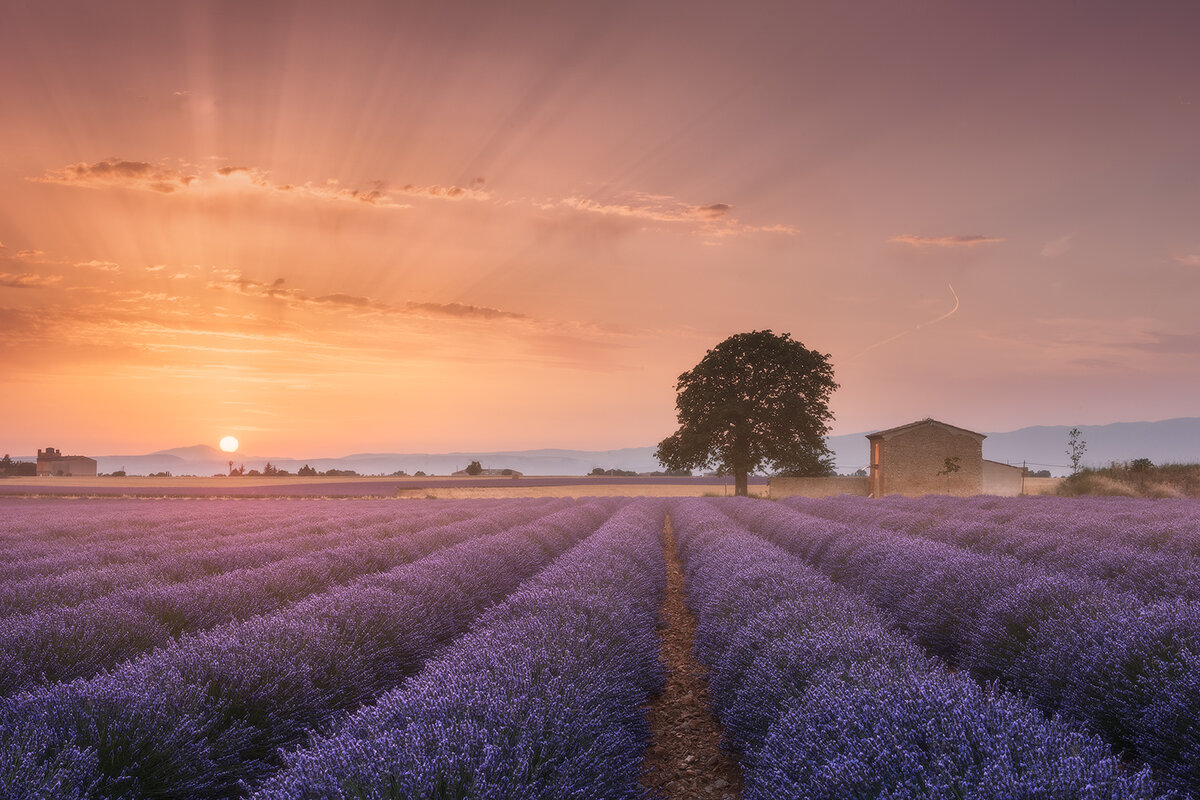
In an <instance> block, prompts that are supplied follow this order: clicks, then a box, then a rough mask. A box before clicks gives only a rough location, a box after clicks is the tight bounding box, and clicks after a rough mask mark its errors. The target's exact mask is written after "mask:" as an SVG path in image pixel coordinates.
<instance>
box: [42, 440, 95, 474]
mask: <svg viewBox="0 0 1200 800" xmlns="http://www.w3.org/2000/svg"><path fill="white" fill-rule="evenodd" d="M37 474H38V475H59V476H73V477H80V476H85V477H91V478H94V477H96V459H94V458H88V457H87V456H64V455H63V454H62V451H60V450H58V449H56V448H53V447H47V448H46V449H45V450H38V454H37Z"/></svg>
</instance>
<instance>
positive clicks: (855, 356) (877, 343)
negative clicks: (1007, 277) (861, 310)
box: [848, 283, 959, 361]
mask: <svg viewBox="0 0 1200 800" xmlns="http://www.w3.org/2000/svg"><path fill="white" fill-rule="evenodd" d="M946 285H947V286H949V287H950V294H952V295H954V308H952V309H950V310H949V311H947V312H946V313H945V314H942V315H941V316H940V317H934V318H933V319H931V320H929V321H927V322H922V323H921V324H920V325H917V326H915V327H912V328H909V329H908V330H906V331H900V332H899V333H897V334H895V335H894V336H889V337H888V338H886V339H884V340H882V341H879V342H876V343H875V344H873V345H871V346H870V347H868V348H866V349H865V350H862V351H860V352H858V353H855V354H854V355H852V356H850V358H849V359H848V360H849V361H853V360H854V359H856V358H858V357H859V356H861V355H865V354H866V353H869V352H871V351H872V350H874V349H875V348H876V347H882V346H883V345H885V344H888V343H889V342H894V341H896V340H897V339H899V338H900V337H901V336H907V335H908V334H910V333H912V332H914V331H919V330H921V328H925V327H928V326H929V325H933V324H934V323H937V322H941V321H942V320H944V319H945V318H946V317H948V316H950V315H951V314H953V313H954V312H955V311H958V305H959V302H958V292H956V291H954V286H953V284H949V283H947V284H946Z"/></svg>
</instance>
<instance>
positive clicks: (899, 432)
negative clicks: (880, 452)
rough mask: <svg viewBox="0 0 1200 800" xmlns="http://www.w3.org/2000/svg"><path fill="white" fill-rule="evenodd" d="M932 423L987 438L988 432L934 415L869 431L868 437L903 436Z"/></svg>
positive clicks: (957, 431)
mask: <svg viewBox="0 0 1200 800" xmlns="http://www.w3.org/2000/svg"><path fill="white" fill-rule="evenodd" d="M930 425H936V426H938V427H939V428H945V429H946V430H949V431H952V432H953V433H963V434H966V435H967V436H973V437H975V438H976V439H978V440H979V441H981V442H982V441H983V440H984V439H986V438H987V434H983V433H977V432H975V431H969V430H967V429H966V428H959V427H958V426H956V425H947V424H946V423H945V422H939V421H938V420H936V419H933V418H932V417H926V418H925V419H919V420H917V421H916V422H910V423H908V424H907V425H900V426H897V427H895V428H888V429H887V430H886V431H877V432H875V433H868V434H867V438H868V439H891V438H892V437H894V436H903V435H904V434H906V433H911V432H912V431H915V430H919V429H920V428H924V427H927V426H930Z"/></svg>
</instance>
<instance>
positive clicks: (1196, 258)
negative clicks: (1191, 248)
mask: <svg viewBox="0 0 1200 800" xmlns="http://www.w3.org/2000/svg"><path fill="white" fill-rule="evenodd" d="M1175 260H1176V261H1178V262H1179V263H1180V264H1183V265H1184V266H1185V267H1200V253H1193V254H1191V255H1187V256H1175Z"/></svg>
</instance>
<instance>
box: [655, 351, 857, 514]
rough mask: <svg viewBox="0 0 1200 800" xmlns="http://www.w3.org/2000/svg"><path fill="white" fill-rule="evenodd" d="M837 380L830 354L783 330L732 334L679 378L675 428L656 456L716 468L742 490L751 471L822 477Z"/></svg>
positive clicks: (668, 462)
mask: <svg viewBox="0 0 1200 800" xmlns="http://www.w3.org/2000/svg"><path fill="white" fill-rule="evenodd" d="M837 388H838V385H837V384H836V383H835V382H834V380H833V367H832V366H831V365H830V363H829V356H828V355H826V354H822V353H819V352H817V351H815V350H809V349H808V348H806V347H805V346H804V345H803V344H801V343H800V342H798V341H796V340H794V339H792V338H791V336H790V335H789V334H786V333H785V334H782V335H776V334H774V333H772V332H771V331H769V330H766V331H752V332H750V333H739V334H735V335H734V336H731V337H729V338H728V339H726V340H725V341H723V342H721V343H720V344H718V345H717V346H716V347H714V348H713V349H712V350H709V351H708V352H707V353H706V354H705V356H704V358H702V359H701V360H700V363H699V364H697V365H696V366H695V367H694V368H693V369H691V370H689V371H688V372H685V373H683V374H682V375H680V376H679V382H678V384H677V385H676V390H677V391H678V395H677V397H676V400H675V407H676V410H677V416H678V420H679V430H678V431H676V432H675V433H674V434H672V435H671V436H669V437H667V438H666V439H663V440H662V441H661V442H659V445H658V449H657V450H656V451H655V456H656V457H657V458H658V460H659V461H660V462H662V464H663V465H664V466H666V467H667V468H668V469H673V470H674V469H706V468H710V467H714V466H715V467H716V469H717V471H718V472H719V473H721V474H730V473H732V474H733V475H734V477H735V479H736V484H737V493H738V494H742V495H744V494H746V489H747V476H748V475H749V473H750V472H753V471H757V470H760V469H762V468H764V467H770V468H772V469H773V470H775V471H778V472H786V473H788V474H791V475H828V474H830V473H832V471H833V454H832V453H831V452H830V450H829V448H828V447H827V446H826V444H825V435H826V434H827V433H828V432H829V422H830V421H831V420H832V419H833V414H832V412H830V410H829V397H830V395H831V394H832V393H833V391H834V390H835V389H837Z"/></svg>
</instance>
